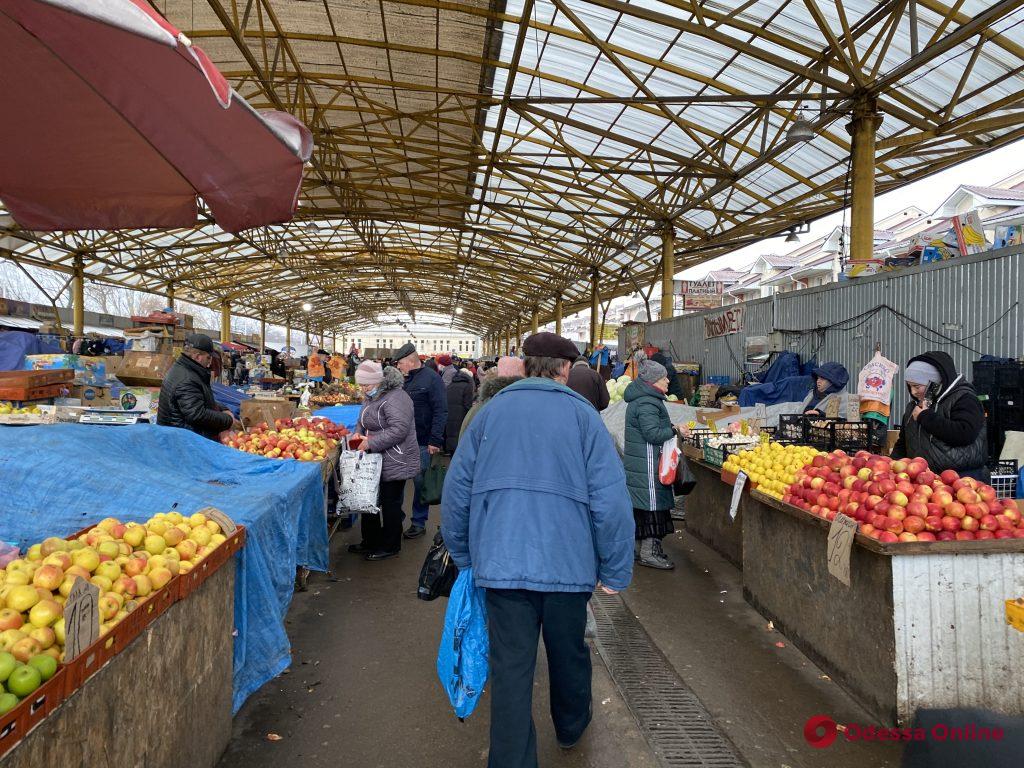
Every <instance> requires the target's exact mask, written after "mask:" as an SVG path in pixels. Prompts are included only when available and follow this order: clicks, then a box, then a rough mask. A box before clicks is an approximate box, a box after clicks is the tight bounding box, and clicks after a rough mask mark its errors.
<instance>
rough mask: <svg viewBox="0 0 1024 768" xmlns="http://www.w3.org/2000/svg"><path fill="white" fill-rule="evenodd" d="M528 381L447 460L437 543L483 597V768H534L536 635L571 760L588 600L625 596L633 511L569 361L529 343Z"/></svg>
mask: <svg viewBox="0 0 1024 768" xmlns="http://www.w3.org/2000/svg"><path fill="white" fill-rule="evenodd" d="M523 350H524V352H525V353H526V375H527V378H526V379H523V380H522V381H518V382H516V383H514V384H511V385H509V386H507V387H505V388H504V389H503V390H501V392H499V393H498V394H497V395H495V396H494V397H493V398H492V399H491V400H490V401H489V402H488V403H487V405H486V406H485V407H484V408H482V409H481V410H480V412H479V413H478V414H477V416H476V418H475V419H474V420H473V422H472V423H471V424H470V426H469V428H468V429H467V430H466V432H465V434H464V435H463V437H462V439H461V441H460V442H459V450H458V451H457V452H456V453H455V457H454V458H453V459H452V463H451V466H450V467H449V470H448V476H447V478H446V480H445V484H444V498H443V500H442V502H441V509H442V510H443V520H442V525H441V530H442V534H443V536H444V540H445V543H446V544H447V545H448V550H449V551H450V552H451V556H452V559H453V560H454V561H455V563H456V565H458V566H459V568H468V567H470V566H472V568H473V575H474V577H475V581H476V585H477V586H478V587H483V588H485V589H486V590H487V614H488V618H487V624H488V633H489V635H490V646H491V651H490V685H489V687H490V691H491V752H490V759H489V761H488V766H489V768H535V766H536V765H537V734H536V731H535V730H534V726H533V718H532V714H531V710H532V698H533V696H532V695H533V676H534V669H535V666H536V661H537V640H538V636H539V635H540V633H541V632H543V634H544V647H545V648H546V650H547V656H548V674H549V676H550V679H551V718H552V720H553V721H554V725H555V733H556V736H557V738H558V743H559V746H561V747H562V748H564V749H569V748H571V747H573V746H575V744H576V743H577V742H578V741H579V740H580V738H581V737H582V735H583V732H584V731H585V730H586V728H587V726H588V725H589V724H590V718H591V713H592V707H591V688H590V674H591V667H590V652H589V650H588V648H587V645H586V642H585V641H584V630H585V629H586V623H587V601H588V600H589V599H590V596H591V594H592V593H593V591H594V589H595V588H596V587H597V585H598V584H600V586H601V588H602V589H603V590H604V591H605V592H606V593H608V594H614V593H616V592H618V591H619V590H622V589H625V588H626V587H627V586H628V585H629V582H630V579H631V578H632V571H633V534H634V523H633V507H632V504H631V503H630V500H629V492H628V491H627V490H626V477H625V472H624V470H623V467H622V461H621V460H620V459H619V456H618V454H617V453H616V451H615V445H614V443H613V442H612V437H611V435H610V434H609V432H608V430H607V429H606V428H605V426H604V423H603V422H602V421H601V417H600V416H598V414H597V411H595V410H594V407H593V406H592V405H591V404H590V403H589V402H587V401H586V400H585V399H584V398H582V397H581V396H580V395H578V394H576V393H575V392H573V391H572V390H570V389H569V388H568V387H567V386H566V385H565V383H566V380H567V379H568V376H569V366H570V363H571V361H572V360H575V359H576V358H577V357H578V356H579V351H578V350H577V349H576V347H575V346H574V345H573V344H572V342H570V341H568V340H567V339H563V338H562V337H560V336H556V335H555V334H553V333H538V334H535V335H533V336H531V337H530V338H528V339H527V340H526V342H525V344H524V345H523Z"/></svg>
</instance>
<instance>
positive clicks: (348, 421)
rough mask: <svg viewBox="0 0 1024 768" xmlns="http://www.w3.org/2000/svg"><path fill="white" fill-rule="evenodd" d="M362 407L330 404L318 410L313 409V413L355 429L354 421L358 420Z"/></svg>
mask: <svg viewBox="0 0 1024 768" xmlns="http://www.w3.org/2000/svg"><path fill="white" fill-rule="evenodd" d="M362 407H363V406H361V405H332V406H331V407H330V408H321V409H320V410H319V411H314V412H313V415H314V416H323V417H324V418H325V419H330V420H331V421H333V422H334V423H335V424H341V425H342V426H344V427H348V429H349V430H350V431H351V430H353V429H355V427H356V422H357V421H359V411H360V410H361V409H362Z"/></svg>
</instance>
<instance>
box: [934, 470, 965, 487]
mask: <svg viewBox="0 0 1024 768" xmlns="http://www.w3.org/2000/svg"><path fill="white" fill-rule="evenodd" d="M939 478H940V479H941V480H942V482H944V483H945V484H946V485H952V484H953V483H955V482H956V481H957V480H959V479H960V475H958V474H957V473H956V472H955V471H953V470H952V469H947V470H946V471H945V472H943V473H942V474H941V475H939Z"/></svg>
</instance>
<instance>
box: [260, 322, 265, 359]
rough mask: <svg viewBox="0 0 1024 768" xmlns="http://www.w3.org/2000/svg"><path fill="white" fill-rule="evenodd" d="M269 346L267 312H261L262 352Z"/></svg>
mask: <svg viewBox="0 0 1024 768" xmlns="http://www.w3.org/2000/svg"><path fill="white" fill-rule="evenodd" d="M266 348H267V313H266V312H260V354H261V355H262V354H263V350H264V349H266Z"/></svg>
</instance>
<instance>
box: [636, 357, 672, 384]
mask: <svg viewBox="0 0 1024 768" xmlns="http://www.w3.org/2000/svg"><path fill="white" fill-rule="evenodd" d="M667 376H668V371H667V370H665V366H664V365H662V364H661V363H656V362H654V361H653V360H641V361H640V365H639V369H638V371H637V378H638V379H640V381H646V382H647V383H648V384H653V383H654V382H656V381H661V380H662V379H664V378H666V377H667Z"/></svg>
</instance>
